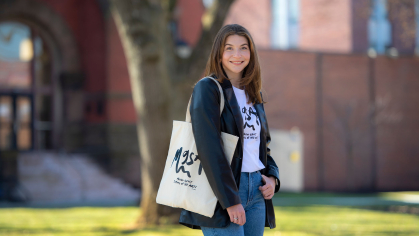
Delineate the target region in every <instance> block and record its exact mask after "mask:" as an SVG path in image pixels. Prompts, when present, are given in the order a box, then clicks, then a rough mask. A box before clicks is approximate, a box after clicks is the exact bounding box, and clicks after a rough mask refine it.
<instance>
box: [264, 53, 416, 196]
mask: <svg viewBox="0 0 419 236" xmlns="http://www.w3.org/2000/svg"><path fill="white" fill-rule="evenodd" d="M259 57H260V60H261V66H262V75H263V87H264V89H265V91H266V95H265V98H266V100H267V101H268V103H267V104H266V105H265V108H266V112H267V116H268V120H269V125H270V127H271V128H273V129H285V130H289V129H291V128H292V127H298V129H299V130H300V131H301V132H302V133H303V135H304V188H305V190H326V191H371V190H379V191H386V190H417V189H418V188H419V167H418V166H419V158H418V156H419V148H418V144H417V140H419V122H418V120H419V111H418V110H417V107H419V95H418V93H417V92H416V91H418V89H419V80H418V79H417V76H416V75H417V74H418V73H419V71H418V70H419V61H418V60H417V59H416V58H399V59H396V60H394V59H389V58H386V57H378V58H377V59H369V58H368V57H366V56H364V55H339V54H314V53H302V52H284V51H260V53H259ZM374 111H376V113H374ZM374 114H376V115H374Z"/></svg>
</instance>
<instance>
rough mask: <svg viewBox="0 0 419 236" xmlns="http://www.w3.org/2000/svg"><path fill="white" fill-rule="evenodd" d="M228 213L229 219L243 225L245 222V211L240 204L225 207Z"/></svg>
mask: <svg viewBox="0 0 419 236" xmlns="http://www.w3.org/2000/svg"><path fill="white" fill-rule="evenodd" d="M227 212H228V215H229V216H230V221H231V222H233V223H235V224H238V225H244V224H245V223H246V213H245V211H244V208H243V205H242V204H237V205H234V206H231V207H228V208H227Z"/></svg>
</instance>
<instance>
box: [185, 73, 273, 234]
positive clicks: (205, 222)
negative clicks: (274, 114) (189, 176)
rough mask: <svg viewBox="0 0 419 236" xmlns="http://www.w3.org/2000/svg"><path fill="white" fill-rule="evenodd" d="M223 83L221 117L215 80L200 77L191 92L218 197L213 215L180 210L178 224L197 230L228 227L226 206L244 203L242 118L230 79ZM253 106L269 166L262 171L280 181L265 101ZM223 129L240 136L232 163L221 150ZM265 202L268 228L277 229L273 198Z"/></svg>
mask: <svg viewBox="0 0 419 236" xmlns="http://www.w3.org/2000/svg"><path fill="white" fill-rule="evenodd" d="M220 85H221V87H222V88H223V92H224V99H225V105H224V110H223V113H222V114H221V117H220V91H219V89H218V87H217V85H216V84H215V83H214V81H213V80H211V79H209V78H204V79H202V80H200V81H199V82H198V83H197V84H196V85H195V88H194V90H193V93H192V101H191V106H190V113H191V121H192V129H193V133H194V137H195V142H196V147H197V151H198V154H199V159H200V160H201V164H202V167H203V169H204V171H205V174H206V176H207V178H208V181H209V183H210V186H211V188H212V190H213V191H214V194H215V196H216V197H217V199H218V203H217V206H216V208H215V213H214V216H213V217H212V218H209V217H206V216H203V215H199V214H196V213H193V212H190V211H186V210H183V211H182V212H181V215H180V219H179V223H181V224H183V225H185V226H188V227H190V228H194V229H199V228H200V226H204V227H213V228H222V227H226V226H228V225H229V223H230V217H229V216H228V213H227V210H226V208H227V207H230V206H234V205H236V204H239V203H241V201H240V197H239V190H238V189H239V187H240V186H239V184H240V174H241V168H242V158H243V118H242V115H241V113H240V108H239V105H238V103H237V100H236V97H235V95H234V91H233V87H232V85H231V82H230V81H228V80H224V81H223V83H221V84H220ZM254 108H255V109H256V111H257V114H258V116H259V119H260V122H261V131H260V140H261V142H260V155H259V158H260V160H261V161H262V163H263V164H264V165H265V167H266V168H265V169H263V170H261V173H262V174H264V175H266V176H273V177H275V178H276V179H277V180H278V183H279V173H278V167H277V165H276V164H275V161H274V160H273V159H272V157H271V156H270V150H269V148H268V144H269V142H270V140H271V138H270V135H269V128H268V123H267V120H266V115H265V111H264V107H263V104H262V103H256V104H255V105H254ZM221 131H223V132H226V133H229V134H233V135H236V136H238V137H239V141H238V143H237V147H236V150H235V152H234V155H233V160H232V162H231V166H230V164H229V163H228V161H227V159H226V157H225V155H224V152H223V149H222V141H221V136H220V135H221ZM278 190H279V184H278V185H276V188H275V192H278ZM265 204H266V223H265V227H270V228H275V215H274V208H273V205H272V200H265Z"/></svg>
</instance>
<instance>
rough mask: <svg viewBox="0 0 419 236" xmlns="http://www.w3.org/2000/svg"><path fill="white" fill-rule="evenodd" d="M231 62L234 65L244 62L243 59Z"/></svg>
mask: <svg viewBox="0 0 419 236" xmlns="http://www.w3.org/2000/svg"><path fill="white" fill-rule="evenodd" d="M230 63H233V65H241V64H243V61H230Z"/></svg>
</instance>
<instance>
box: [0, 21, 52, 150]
mask: <svg viewBox="0 0 419 236" xmlns="http://www.w3.org/2000/svg"><path fill="white" fill-rule="evenodd" d="M52 63H53V60H52V57H51V53H50V50H49V47H48V45H47V44H46V43H45V41H44V40H43V39H42V37H41V36H40V35H39V34H38V32H37V31H36V30H35V29H33V28H31V27H30V26H28V25H25V24H23V23H20V22H17V21H3V22H0V149H2V150H10V149H12V150H19V151H20V150H22V151H23V150H33V149H38V150H39V149H52V148H56V147H57V143H54V141H53V139H54V131H55V130H54V122H55V120H54V115H53V110H54V105H53V101H54V97H56V96H57V92H56V90H55V89H54V88H55V87H56V86H55V80H54V79H53V75H52Z"/></svg>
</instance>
